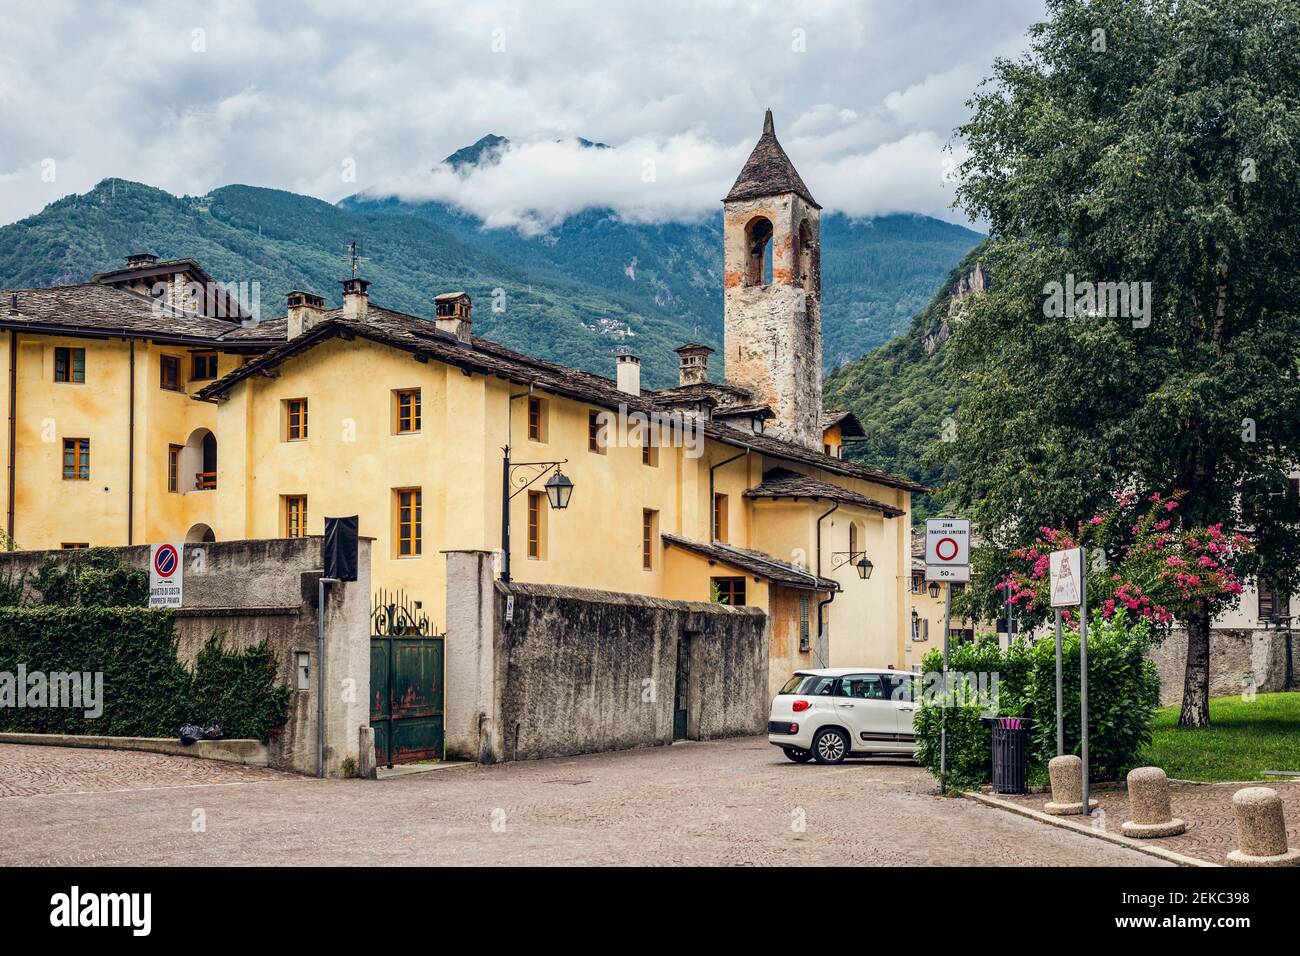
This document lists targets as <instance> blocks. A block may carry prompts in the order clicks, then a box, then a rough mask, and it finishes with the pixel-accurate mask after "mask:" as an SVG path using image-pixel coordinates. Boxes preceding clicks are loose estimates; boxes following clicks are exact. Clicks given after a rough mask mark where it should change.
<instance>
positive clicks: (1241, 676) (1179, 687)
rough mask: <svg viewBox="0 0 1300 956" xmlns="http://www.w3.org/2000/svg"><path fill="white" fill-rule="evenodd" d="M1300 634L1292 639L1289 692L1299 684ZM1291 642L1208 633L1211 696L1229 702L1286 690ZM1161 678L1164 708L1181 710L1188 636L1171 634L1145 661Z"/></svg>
mask: <svg viewBox="0 0 1300 956" xmlns="http://www.w3.org/2000/svg"><path fill="white" fill-rule="evenodd" d="M1297 645H1300V634H1297V635H1295V636H1293V637H1292V638H1291V641H1290V656H1291V674H1292V675H1293V677H1292V683H1291V688H1289V689H1294V688H1295V686H1296V681H1297V680H1300V654H1297ZM1287 654H1288V641H1287V633H1286V632H1285V631H1271V630H1270V631H1266V630H1262V629H1255V628H1250V629H1245V628H1243V629H1228V628H1215V629H1214V630H1212V631H1211V632H1210V696H1211V697H1226V696H1231V695H1235V694H1241V693H1245V692H1247V691H1248V690H1250V689H1251V688H1252V687H1253V689H1254V691H1255V692H1256V693H1260V694H1266V693H1273V692H1275V691H1280V690H1287V689H1288V688H1287V685H1286V680H1287ZM1147 656H1148V657H1150V658H1151V659H1152V660H1153V661H1155V663H1156V669H1157V670H1158V671H1159V673H1160V703H1161V705H1162V706H1171V705H1174V704H1181V703H1182V701H1183V676H1184V672H1185V668H1186V666H1187V632H1186V631H1185V630H1182V629H1181V628H1179V629H1176V630H1173V631H1171V632H1170V634H1169V636H1168V637H1166V638H1165V639H1164V640H1163V641H1162V642H1161V643H1160V644H1159V645H1158V646H1156V647H1154V648H1152V649H1151V651H1150V652H1149V653H1148V655H1147Z"/></svg>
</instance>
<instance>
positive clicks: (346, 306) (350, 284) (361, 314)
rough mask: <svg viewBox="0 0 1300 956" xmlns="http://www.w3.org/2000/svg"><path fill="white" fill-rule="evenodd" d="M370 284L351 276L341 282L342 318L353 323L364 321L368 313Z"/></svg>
mask: <svg viewBox="0 0 1300 956" xmlns="http://www.w3.org/2000/svg"><path fill="white" fill-rule="evenodd" d="M369 288H370V283H369V282H368V281H366V280H365V279H358V278H357V277H356V276H353V277H352V278H351V279H344V280H343V318H345V319H350V320H352V321H353V322H364V321H366V313H367V312H369V311H370V293H369V291H367V290H369Z"/></svg>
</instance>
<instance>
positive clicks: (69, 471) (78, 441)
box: [63, 438, 90, 481]
mask: <svg viewBox="0 0 1300 956" xmlns="http://www.w3.org/2000/svg"><path fill="white" fill-rule="evenodd" d="M63 480H64V481H89V480H90V439H89V438H65V439H63Z"/></svg>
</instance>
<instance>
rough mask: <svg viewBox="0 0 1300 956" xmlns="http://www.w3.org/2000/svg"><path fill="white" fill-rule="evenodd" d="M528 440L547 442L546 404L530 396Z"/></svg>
mask: <svg viewBox="0 0 1300 956" xmlns="http://www.w3.org/2000/svg"><path fill="white" fill-rule="evenodd" d="M528 440H529V441H543V442H544V441H546V402H545V401H544V400H542V399H540V398H538V397H536V396H535V395H530V396H528Z"/></svg>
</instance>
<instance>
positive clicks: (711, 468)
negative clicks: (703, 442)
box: [709, 445, 750, 544]
mask: <svg viewBox="0 0 1300 956" xmlns="http://www.w3.org/2000/svg"><path fill="white" fill-rule="evenodd" d="M749 452H750V447H749V446H748V445H746V446H745V450H744V451H742V452H741V453H740V454H739V455H732V456H731V457H730V458H725V459H723V460H722V461H720V462H718V463H717V464H716V465H710V466H709V543H710V544H712V543H713V542H714V541H715V540H717V539H716V538H715V536H714V533H715V532H716V531H717V530H718V529H717V528H715V527H714V526H713V473H714V472H715V471H717V470H718V469H719V468H721V467H722V466H723V465H729V464H731V462H733V461H735V460H736V459H737V458H744V457H745V456H746V455H748V454H749Z"/></svg>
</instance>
